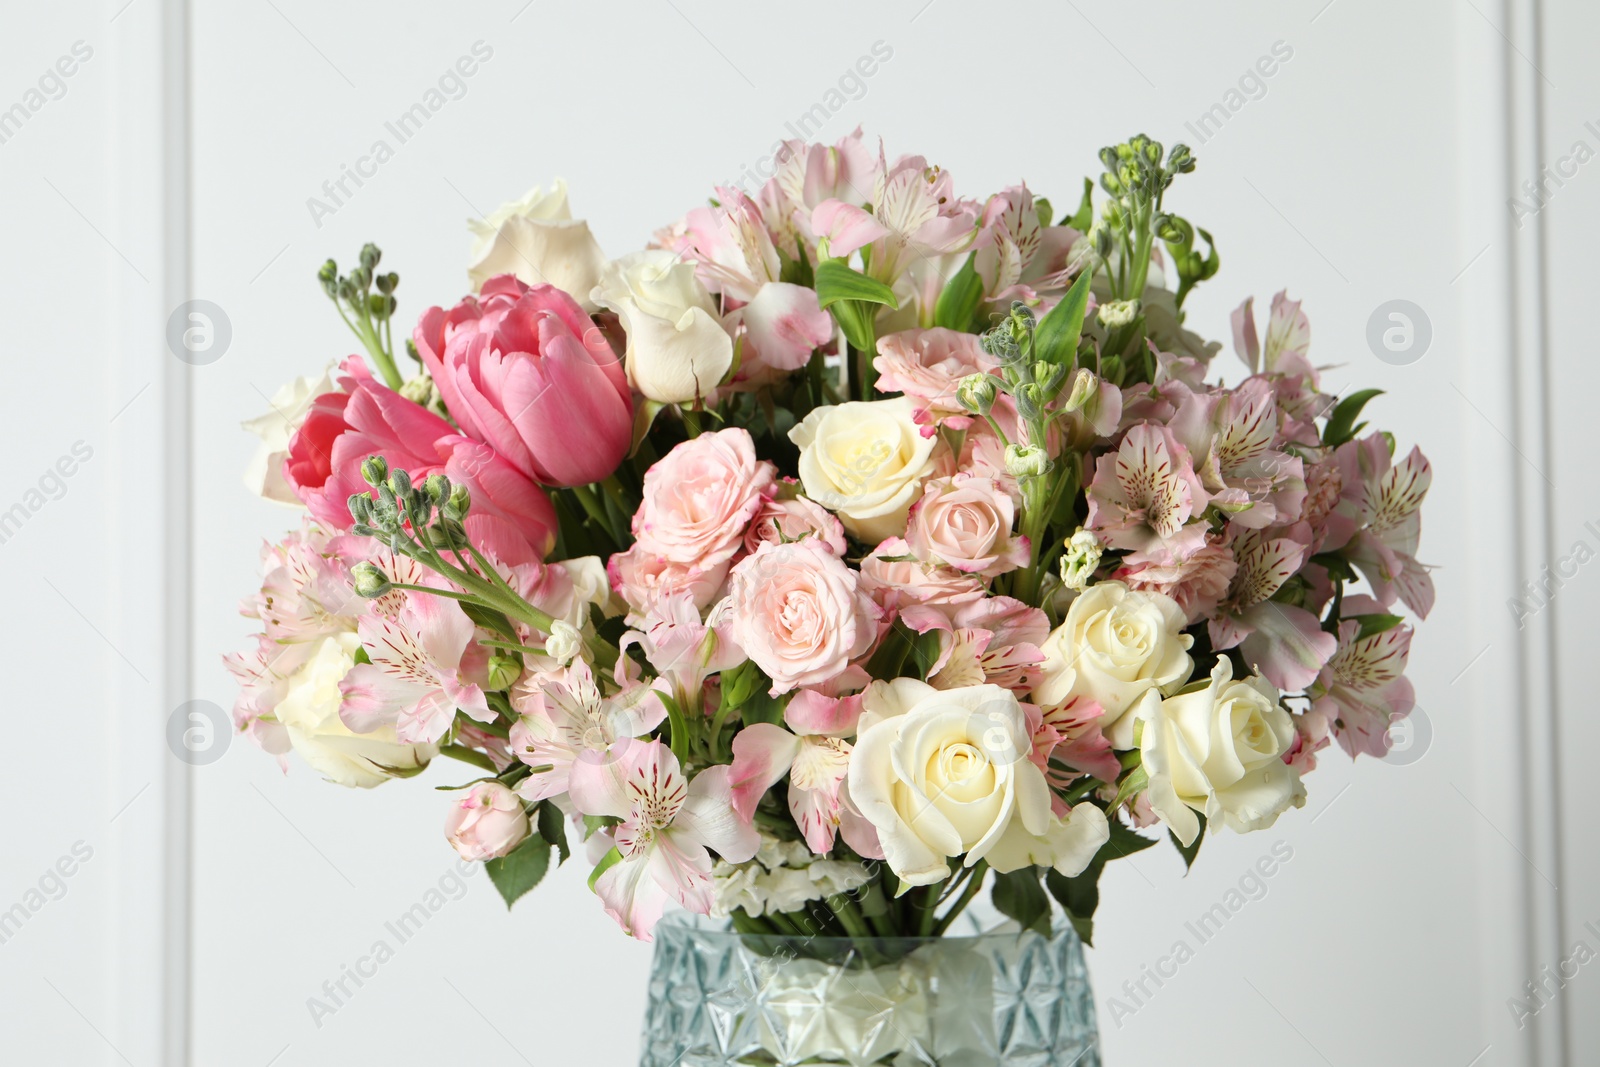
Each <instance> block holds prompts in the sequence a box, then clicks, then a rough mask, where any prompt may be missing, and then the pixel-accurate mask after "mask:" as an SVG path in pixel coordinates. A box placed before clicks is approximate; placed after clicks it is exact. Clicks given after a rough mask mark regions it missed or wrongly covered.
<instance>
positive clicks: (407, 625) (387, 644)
mask: <svg viewBox="0 0 1600 1067" xmlns="http://www.w3.org/2000/svg"><path fill="white" fill-rule="evenodd" d="M473 630H474V627H473V625H472V620H471V619H469V618H467V613H466V612H464V611H462V610H461V607H460V606H459V605H458V604H457V603H456V602H455V601H454V600H450V599H447V598H445V597H439V596H433V595H432V594H429V593H418V592H410V593H408V594H407V595H406V604H405V607H403V608H401V609H400V612H399V614H398V615H395V616H393V617H390V616H386V615H379V614H371V615H364V616H362V618H361V622H360V624H359V626H358V627H357V633H359V634H360V635H361V644H362V646H363V647H364V648H365V649H366V650H367V655H368V656H370V657H371V662H370V663H358V664H356V666H355V667H353V668H352V669H351V671H350V673H349V674H347V675H346V676H345V679H344V681H343V682H341V683H339V691H340V692H341V693H343V694H344V701H343V703H342V704H341V705H340V706H339V718H340V719H342V720H343V721H344V724H345V725H346V726H348V727H349V728H350V729H351V730H353V731H355V732H356V733H358V734H365V733H371V732H372V731H373V730H376V729H378V728H379V727H382V726H391V725H392V726H393V727H394V729H395V736H396V737H397V738H398V739H399V740H400V741H401V742H402V743H404V744H429V743H432V742H434V741H437V740H439V739H440V738H441V737H443V736H444V735H445V734H446V733H448V732H449V730H450V724H451V723H452V722H454V721H455V713H456V709H457V708H460V709H461V710H462V711H464V712H466V713H467V714H468V715H469V716H471V717H472V718H474V719H477V720H478V721H479V722H493V721H494V712H493V711H491V710H490V709H489V702H488V700H487V698H485V696H484V693H483V687H482V685H481V684H480V683H481V682H482V680H483V679H482V674H483V670H484V667H485V664H486V661H487V657H486V656H485V655H484V653H483V650H482V649H481V648H480V647H478V646H477V644H476V643H475V642H474V640H473Z"/></svg>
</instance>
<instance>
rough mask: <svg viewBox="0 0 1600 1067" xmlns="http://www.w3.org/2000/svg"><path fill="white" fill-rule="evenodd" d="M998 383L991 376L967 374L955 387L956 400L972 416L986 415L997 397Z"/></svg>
mask: <svg viewBox="0 0 1600 1067" xmlns="http://www.w3.org/2000/svg"><path fill="white" fill-rule="evenodd" d="M999 392H1000V383H999V382H997V381H995V378H994V375H992V374H969V375H967V376H966V377H965V378H963V379H961V384H960V385H958V386H956V399H957V400H958V401H959V402H960V403H961V406H962V407H963V408H965V409H966V410H968V411H970V412H972V413H973V414H974V415H987V414H989V410H990V409H991V408H993V407H994V401H995V397H996V396H998V395H999Z"/></svg>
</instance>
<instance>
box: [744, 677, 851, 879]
mask: <svg viewBox="0 0 1600 1067" xmlns="http://www.w3.org/2000/svg"><path fill="white" fill-rule="evenodd" d="M860 719H861V697H860V696H859V695H856V696H844V697H839V696H833V695H830V694H829V693H827V692H823V691H820V690H814V689H802V690H800V692H798V693H796V694H795V695H794V697H793V698H792V699H791V700H790V701H789V706H788V707H787V708H786V709H785V710H784V722H785V723H786V724H787V725H788V727H789V729H788V730H785V729H784V728H783V727H782V726H774V725H773V724H771V723H753V724H751V725H749V726H746V727H745V728H744V729H743V730H740V731H739V733H738V735H737V736H735V737H734V739H733V763H732V764H731V765H730V767H729V781H730V783H731V784H732V788H733V805H734V810H736V811H737V812H738V813H739V815H740V817H741V818H744V819H746V820H748V819H751V818H754V816H755V810H756V805H757V804H758V803H760V801H761V798H762V797H763V796H765V795H766V793H767V790H769V789H771V788H772V787H773V786H774V785H776V784H777V783H778V782H779V781H781V780H782V779H783V776H784V775H785V774H787V775H788V776H789V791H788V792H789V814H790V815H792V816H794V821H795V824H796V825H797V826H799V827H800V832H801V833H802V834H804V836H805V840H806V845H807V847H809V848H810V849H811V851H812V852H814V853H816V854H817V855H819V856H825V855H827V854H828V853H829V852H831V851H833V845H834V840H835V837H836V835H843V837H844V839H845V842H846V843H847V844H848V845H849V846H850V847H851V848H852V849H854V850H855V851H856V853H857V855H861V856H866V857H868V858H877V857H879V856H881V855H882V853H881V851H880V846H879V844H878V840H877V833H876V831H874V830H873V829H872V825H871V824H870V823H868V822H867V821H866V820H865V819H864V818H862V817H861V815H860V814H859V813H858V812H857V811H856V809H855V806H854V805H853V804H852V803H851V802H850V797H849V787H848V784H847V782H846V775H847V773H848V772H849V769H850V753H851V751H852V748H853V746H852V745H851V744H850V742H849V741H847V740H845V738H847V737H850V736H852V735H854V734H855V732H856V726H857V724H858V723H859V722H860ZM791 731H793V732H791Z"/></svg>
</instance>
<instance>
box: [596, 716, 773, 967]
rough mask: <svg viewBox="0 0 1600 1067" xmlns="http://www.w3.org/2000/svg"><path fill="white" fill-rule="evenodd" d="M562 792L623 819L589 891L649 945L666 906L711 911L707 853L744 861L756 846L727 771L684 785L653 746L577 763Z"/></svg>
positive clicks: (671, 759) (671, 761)
mask: <svg viewBox="0 0 1600 1067" xmlns="http://www.w3.org/2000/svg"><path fill="white" fill-rule="evenodd" d="M568 792H569V795H570V796H571V798H572V802H573V804H574V806H575V807H576V808H577V809H578V811H580V812H582V813H583V814H584V815H600V816H607V817H610V818H615V819H620V820H622V821H621V823H620V824H618V825H617V826H616V827H615V828H614V829H613V830H612V836H613V839H614V840H615V841H616V850H615V851H614V852H613V853H610V854H609V856H608V858H607V859H605V860H602V861H601V868H602V869H601V873H600V875H599V877H598V878H597V879H596V880H595V883H594V891H595V893H596V894H597V895H598V896H599V897H600V900H601V903H602V904H603V905H604V906H605V910H606V914H608V915H610V916H611V917H612V918H613V919H615V920H616V921H617V922H618V924H620V925H621V927H622V929H623V930H624V931H626V932H627V933H628V934H630V935H632V936H633V937H637V938H638V939H640V940H641V941H649V940H651V935H652V931H653V930H654V929H655V925H656V923H657V922H658V921H659V920H660V919H661V914H662V912H663V911H665V910H666V905H667V901H668V900H676V901H677V902H678V903H680V904H682V905H683V906H684V907H685V908H688V909H689V910H690V911H693V912H698V913H699V914H701V915H706V914H709V913H710V911H711V903H712V891H711V853H710V852H709V851H708V850H709V849H715V850H716V852H717V853H718V854H719V855H720V856H721V857H722V858H723V859H724V860H727V861H728V862H729V863H743V862H745V861H746V860H748V859H750V858H751V857H753V856H754V855H755V854H756V850H757V849H758V848H760V846H761V837H760V835H759V834H757V833H756V831H755V830H754V829H752V828H751V827H750V826H749V825H748V824H746V823H745V822H743V821H742V820H741V819H740V818H739V817H738V815H736V814H735V813H734V810H733V805H732V802H731V800H730V794H729V788H728V768H727V767H726V766H718V767H708V768H707V769H705V770H703V771H701V772H700V773H699V774H697V775H695V776H694V779H693V780H692V781H686V780H685V779H684V774H683V768H682V765H681V764H679V762H678V757H677V756H675V755H673V754H672V750H671V749H670V748H668V747H667V746H666V745H664V744H662V743H661V742H660V741H639V740H635V739H629V740H626V741H621V742H618V744H617V745H616V746H615V748H614V749H613V750H612V753H611V758H609V759H599V758H594V757H586V758H583V759H579V760H578V761H577V762H576V763H574V764H573V766H572V770H571V774H570V789H569V791H568Z"/></svg>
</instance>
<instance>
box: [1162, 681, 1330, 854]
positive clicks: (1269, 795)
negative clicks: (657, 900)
mask: <svg viewBox="0 0 1600 1067" xmlns="http://www.w3.org/2000/svg"><path fill="white" fill-rule="evenodd" d="M1138 717H1139V718H1140V719H1142V720H1143V721H1144V732H1143V733H1142V734H1141V735H1140V739H1139V740H1140V760H1141V762H1142V763H1143V765H1144V770H1145V773H1146V774H1147V775H1149V776H1150V788H1149V794H1148V795H1149V797H1150V806H1151V807H1152V808H1154V809H1155V811H1156V814H1158V815H1160V816H1161V818H1162V820H1163V821H1164V822H1165V823H1166V824H1167V825H1168V826H1169V827H1171V828H1172V832H1173V834H1174V835H1175V836H1176V837H1177V838H1178V840H1179V841H1182V842H1183V843H1184V844H1185V845H1190V844H1193V842H1194V839H1195V837H1196V836H1197V835H1198V834H1199V833H1200V820H1199V819H1198V818H1196V817H1195V812H1197V811H1198V812H1202V813H1204V815H1205V817H1206V822H1207V823H1209V824H1210V826H1211V829H1212V831H1213V832H1215V831H1216V830H1218V829H1219V828H1221V826H1222V825H1223V824H1224V823H1226V824H1227V825H1228V826H1230V827H1231V828H1233V829H1234V830H1236V831H1238V832H1239V833H1247V832H1249V831H1251V830H1264V829H1266V828H1267V827H1269V826H1271V825H1272V824H1273V823H1274V822H1276V821H1277V818H1278V815H1279V813H1280V812H1282V811H1283V810H1284V809H1286V808H1288V807H1289V806H1290V805H1293V806H1295V807H1299V806H1300V805H1301V804H1303V803H1304V802H1305V789H1304V787H1303V786H1302V785H1301V784H1300V773H1299V772H1298V771H1296V770H1295V769H1294V768H1293V767H1290V766H1289V765H1288V764H1286V763H1284V762H1283V754H1284V753H1285V752H1286V751H1288V749H1289V746H1290V745H1291V744H1292V743H1293V742H1294V736H1295V731H1294V721H1293V720H1292V719H1291V718H1290V717H1289V713H1288V712H1287V711H1285V710H1284V709H1283V707H1282V705H1281V704H1280V703H1279V702H1278V691H1277V690H1276V689H1274V688H1273V687H1272V685H1271V684H1270V683H1268V682H1267V681H1266V679H1264V678H1262V677H1261V676H1260V675H1254V674H1253V675H1251V676H1250V677H1248V678H1245V679H1242V680H1239V681H1234V680H1233V665H1232V662H1231V661H1230V660H1229V659H1228V657H1226V656H1224V657H1222V658H1221V659H1219V660H1218V661H1217V665H1216V667H1215V669H1213V670H1212V672H1211V682H1210V684H1209V685H1207V686H1206V687H1205V688H1204V689H1197V690H1195V691H1194V692H1191V693H1180V694H1178V695H1177V696H1174V697H1167V698H1166V699H1165V700H1163V699H1161V697H1160V696H1159V695H1158V694H1157V693H1155V692H1154V691H1151V692H1150V693H1148V694H1146V695H1145V697H1144V700H1143V701H1142V702H1141V703H1140V705H1139V710H1138Z"/></svg>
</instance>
